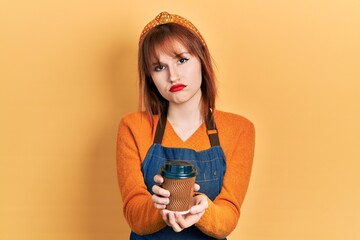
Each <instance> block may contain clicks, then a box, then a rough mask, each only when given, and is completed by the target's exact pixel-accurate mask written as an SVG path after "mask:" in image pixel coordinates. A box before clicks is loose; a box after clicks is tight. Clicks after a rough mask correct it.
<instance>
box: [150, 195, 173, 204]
mask: <svg viewBox="0 0 360 240" xmlns="http://www.w3.org/2000/svg"><path fill="white" fill-rule="evenodd" d="M151 199H152V200H153V202H154V203H155V204H161V205H167V204H169V199H168V198H163V197H160V196H158V195H156V194H153V195H152V196H151Z"/></svg>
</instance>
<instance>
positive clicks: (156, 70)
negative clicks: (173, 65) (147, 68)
mask: <svg viewBox="0 0 360 240" xmlns="http://www.w3.org/2000/svg"><path fill="white" fill-rule="evenodd" d="M164 68H165V66H162V65H159V66H156V67H155V68H154V71H155V72H160V71H161V70H163V69H164Z"/></svg>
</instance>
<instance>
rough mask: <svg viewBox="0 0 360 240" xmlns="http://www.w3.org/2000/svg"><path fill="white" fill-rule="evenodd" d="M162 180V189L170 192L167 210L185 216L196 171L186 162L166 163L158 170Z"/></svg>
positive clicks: (191, 194) (192, 192)
mask: <svg viewBox="0 0 360 240" xmlns="http://www.w3.org/2000/svg"><path fill="white" fill-rule="evenodd" d="M160 174H161V176H162V177H163V178H164V182H163V184H162V188H164V189H166V190H168V191H169V192H170V197H169V200H170V202H169V204H168V205H167V206H166V209H167V210H170V211H174V212H179V213H180V214H186V213H188V212H189V211H190V208H191V206H192V197H193V195H194V184H195V178H196V175H197V170H196V168H195V166H194V165H193V164H191V163H190V162H188V161H183V160H175V161H168V162H166V163H165V164H164V166H163V167H162V168H161V170H160Z"/></svg>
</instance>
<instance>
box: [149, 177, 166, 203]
mask: <svg viewBox="0 0 360 240" xmlns="http://www.w3.org/2000/svg"><path fill="white" fill-rule="evenodd" d="M154 181H155V182H156V183H157V184H159V185H160V184H162V183H163V182H164V178H163V177H162V176H161V175H155V176H154ZM159 185H154V186H153V187H152V191H153V193H154V194H153V195H152V200H153V202H154V206H155V208H158V209H165V208H166V205H168V204H169V197H170V192H169V191H168V190H166V189H164V188H162V187H160V186H159Z"/></svg>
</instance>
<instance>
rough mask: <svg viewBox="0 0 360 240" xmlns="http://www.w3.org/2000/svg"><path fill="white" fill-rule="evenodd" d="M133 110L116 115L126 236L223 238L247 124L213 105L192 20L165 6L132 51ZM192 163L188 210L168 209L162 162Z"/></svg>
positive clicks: (207, 62) (248, 157)
mask: <svg viewBox="0 0 360 240" xmlns="http://www.w3.org/2000/svg"><path fill="white" fill-rule="evenodd" d="M138 71H139V89H140V101H139V111H138V112H136V113H130V114H128V115H126V116H124V117H123V118H122V119H121V122H120V124H119V130H118V140H117V172H118V180H119V186H120V191H121V196H122V201H123V212H124V215H125V218H126V220H127V222H128V224H129V226H130V228H131V230H132V231H131V234H130V239H172V240H175V239H226V236H228V235H229V234H230V233H231V232H232V231H233V230H234V228H235V227H236V225H237V222H238V220H239V217H240V212H241V205H242V203H243V201H244V198H245V195H246V191H247V188H248V184H249V180H250V175H251V168H252V163H253V156H254V145H255V130H254V125H253V124H252V123H251V122H250V121H249V120H248V119H246V118H245V117H243V116H240V115H237V114H233V113H227V112H223V111H220V110H218V109H216V108H215V97H216V85H215V74H214V71H213V66H212V62H211V56H210V53H209V50H208V47H207V45H206V42H205V40H204V38H203V37H202V35H201V34H200V32H199V31H198V30H197V28H196V27H195V26H194V25H193V24H192V23H191V22H190V21H188V20H187V19H185V18H183V17H181V16H178V15H175V14H169V13H167V12H162V13H160V14H159V15H158V16H157V17H156V18H155V19H154V20H152V21H151V22H150V23H148V24H147V25H146V26H145V28H144V30H143V31H142V33H141V35H140V40H139V52H138ZM184 159H186V160H189V161H191V163H193V164H194V166H195V167H196V169H197V171H198V175H197V177H196V184H195V186H194V189H195V191H196V192H197V194H195V195H194V197H193V205H192V207H191V208H190V211H189V212H188V213H187V214H180V213H177V212H172V211H168V210H167V209H166V206H167V205H168V204H169V196H170V192H169V191H168V190H165V189H164V188H162V187H161V184H162V183H163V181H164V179H163V177H161V176H160V175H159V170H160V168H161V166H162V165H163V164H164V163H165V162H167V161H170V160H175V161H176V160H184Z"/></svg>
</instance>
